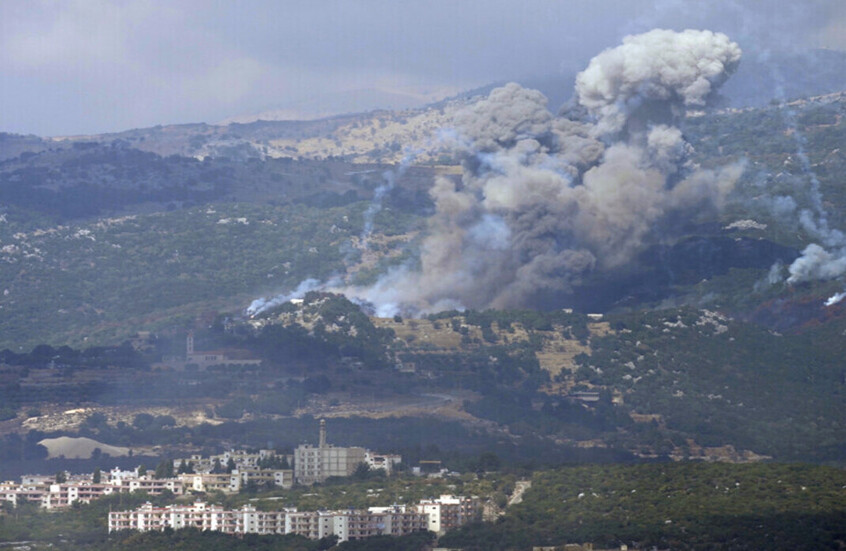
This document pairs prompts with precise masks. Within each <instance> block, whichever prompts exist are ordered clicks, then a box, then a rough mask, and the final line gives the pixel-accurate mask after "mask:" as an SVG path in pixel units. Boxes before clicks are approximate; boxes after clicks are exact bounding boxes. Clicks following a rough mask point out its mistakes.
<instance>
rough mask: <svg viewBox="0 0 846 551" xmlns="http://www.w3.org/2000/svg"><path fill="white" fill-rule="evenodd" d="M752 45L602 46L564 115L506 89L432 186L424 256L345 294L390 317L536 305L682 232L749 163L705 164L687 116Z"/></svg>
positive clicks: (468, 121)
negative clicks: (684, 126) (454, 164)
mask: <svg viewBox="0 0 846 551" xmlns="http://www.w3.org/2000/svg"><path fill="white" fill-rule="evenodd" d="M740 55H741V52H740V49H739V47H738V46H737V44H735V43H733V42H731V40H729V38H728V37H727V36H725V35H723V34H720V33H713V32H710V31H694V30H687V31H684V32H674V31H668V30H654V31H651V32H648V33H645V34H642V35H637V36H630V37H627V38H626V39H624V41H623V44H622V45H620V46H618V47H616V48H613V49H609V50H606V51H604V52H602V53H601V54H599V55H598V56H596V57H595V58H593V60H591V62H590V64H589V65H588V67H587V68H586V69H585V71H583V72H582V73H580V74H579V76H578V79H577V83H576V100H575V103H574V104H573V105H571V106H569V108H568V109H567V110H566V111H565V113H563V114H562V115H561V116H557V117H556V116H553V115H551V114H550V112H549V110H548V109H547V105H546V98H545V97H544V96H543V94H541V93H540V92H537V91H535V90H528V89H525V88H522V87H521V86H519V85H517V84H514V83H511V84H508V85H506V86H504V87H502V88H498V89H496V90H493V91H492V92H491V94H490V95H489V96H488V97H487V98H486V99H483V100H481V101H479V102H476V103H475V104H473V105H471V106H469V107H468V108H467V109H466V110H465V111H464V112H462V113H461V114H459V115H458V116H457V117H456V120H455V124H456V128H455V132H453V133H450V135H451V136H452V141H453V143H452V146H453V147H454V148H455V149H456V150H457V151H458V152H459V153H460V154H461V155H462V157H463V174H462V176H461V179H460V181H454V180H451V179H448V178H439V179H437V180H436V181H435V183H434V185H433V187H432V189H431V192H430V193H431V195H432V198H433V200H434V202H435V205H436V213H435V215H434V216H433V217H432V218H431V220H430V224H429V232H428V237H427V238H426V239H425V241H424V243H423V246H422V253H421V257H420V261H419V266H416V267H413V268H412V267H401V268H398V269H395V270H393V271H391V272H390V273H388V274H387V275H386V276H385V277H383V278H382V279H381V280H380V281H379V282H378V283H377V284H376V285H374V286H373V287H370V288H346V289H343V292H345V293H346V294H348V295H350V296H355V297H358V298H361V299H363V300H367V301H369V302H371V303H373V304H374V305H375V306H376V309H377V313H378V314H380V315H392V314H395V313H398V312H404V313H426V312H432V311H437V310H442V309H447V308H474V309H480V308H513V307H520V306H528V305H530V304H531V303H532V300H533V299H534V298H535V297H537V296H539V295H540V294H542V293H550V292H552V293H567V292H570V291H572V289H573V287H574V286H575V285H578V284H579V283H580V282H581V281H583V279H584V277H586V276H587V275H589V274H591V273H594V272H596V271H603V270H611V269H614V268H618V267H620V266H621V265H623V264H625V263H626V262H628V261H630V260H631V259H632V258H633V257H634V256H635V255H636V254H638V253H639V252H641V251H642V250H643V249H644V248H645V247H647V246H649V245H651V244H654V243H656V242H658V241H659V240H663V239H668V238H672V237H673V235H674V233H673V232H674V229H675V226H674V222H673V221H674V220H679V219H683V217H684V216H686V215H688V214H690V215H692V214H693V213H701V212H703V211H708V210H717V209H719V208H720V207H721V206H722V203H723V201H724V199H725V197H726V195H727V193H728V192H729V191H730V190H731V189H732V187H733V185H734V183H735V182H736V180H737V178H738V177H739V175H740V172H741V169H742V167H740V166H737V165H733V166H727V167H724V168H722V169H719V170H703V169H701V168H699V167H698V166H695V165H694V164H692V163H691V162H690V161H689V152H690V145H689V144H688V143H687V142H686V141H685V140H684V137H683V136H682V132H681V130H680V129H679V127H678V126H679V122H680V120H681V118H682V117H683V116H684V115H685V113H686V111H687V110H688V109H690V108H701V107H702V106H704V105H705V104H706V103H707V102H708V100H709V99H710V98H711V97H713V95H714V94H715V92H716V90H717V88H718V87H719V86H720V85H721V84H722V83H723V82H724V81H725V80H726V79H727V78H728V77H729V75H730V74H731V73H732V72H733V71H734V69H735V68H736V66H737V64H738V62H739V60H740Z"/></svg>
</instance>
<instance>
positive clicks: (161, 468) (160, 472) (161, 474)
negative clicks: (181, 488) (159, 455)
mask: <svg viewBox="0 0 846 551" xmlns="http://www.w3.org/2000/svg"><path fill="white" fill-rule="evenodd" d="M153 476H154V477H155V478H173V461H172V460H169V459H167V460H164V461H162V462H160V463H159V464H158V466H156V473H155V474H154V475H153Z"/></svg>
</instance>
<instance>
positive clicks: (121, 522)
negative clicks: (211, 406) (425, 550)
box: [109, 501, 428, 541]
mask: <svg viewBox="0 0 846 551" xmlns="http://www.w3.org/2000/svg"><path fill="white" fill-rule="evenodd" d="M427 522H428V520H427V518H426V515H425V514H422V513H418V512H416V511H406V510H405V508H404V507H402V506H393V507H381V508H371V509H369V510H367V511H362V510H347V511H308V512H297V511H296V509H283V510H281V511H257V510H256V509H255V507H252V506H250V505H245V506H244V507H243V508H241V509H238V510H225V509H223V508H222V507H221V506H219V505H209V504H206V503H203V502H200V501H198V502H196V503H194V504H193V505H168V506H166V507H154V506H153V505H152V504H150V503H147V504H145V505H142V506H141V507H139V508H138V509H136V510H134V511H113V512H111V513H109V532H115V531H118V530H138V531H140V532H147V531H154V530H158V531H162V530H164V529H166V528H172V529H174V530H176V529H179V528H188V527H192V528H197V529H199V530H214V531H219V532H224V533H227V534H299V535H301V536H305V537H307V538H310V539H320V538H324V537H326V536H331V535H333V534H334V535H337V536H338V539H339V541H347V540H353V539H362V538H368V537H371V536H378V535H382V534H385V535H394V536H401V535H404V534H409V533H411V532H416V531H421V530H426V526H427Z"/></svg>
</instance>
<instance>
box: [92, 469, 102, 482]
mask: <svg viewBox="0 0 846 551" xmlns="http://www.w3.org/2000/svg"><path fill="white" fill-rule="evenodd" d="M100 478H101V475H100V469H94V476H92V477H91V482H93V483H94V484H99V483H100Z"/></svg>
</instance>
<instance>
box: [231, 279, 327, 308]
mask: <svg viewBox="0 0 846 551" xmlns="http://www.w3.org/2000/svg"><path fill="white" fill-rule="evenodd" d="M322 287H323V285H322V284H321V283H320V281H318V280H316V279H312V278H309V279H305V280H303V281H301V282H300V284H299V285H297V288H296V289H294V290H293V291H290V292H288V293H282V294H279V295H276V296H273V297H269V298H268V297H261V298H257V299H255V300H254V301H252V302H251V303H250V305H249V306H247V309H246V314H247V315H248V316H255V315H258V314H261V313H262V312H265V311H267V310H269V309H271V308H275V307H276V306H281V305H282V304H285V303H286V302H289V301H290V300H291V299H295V298H302V297H303V296H305V294H306V293H308V292H309V291H315V290H317V289H320V288H322Z"/></svg>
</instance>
